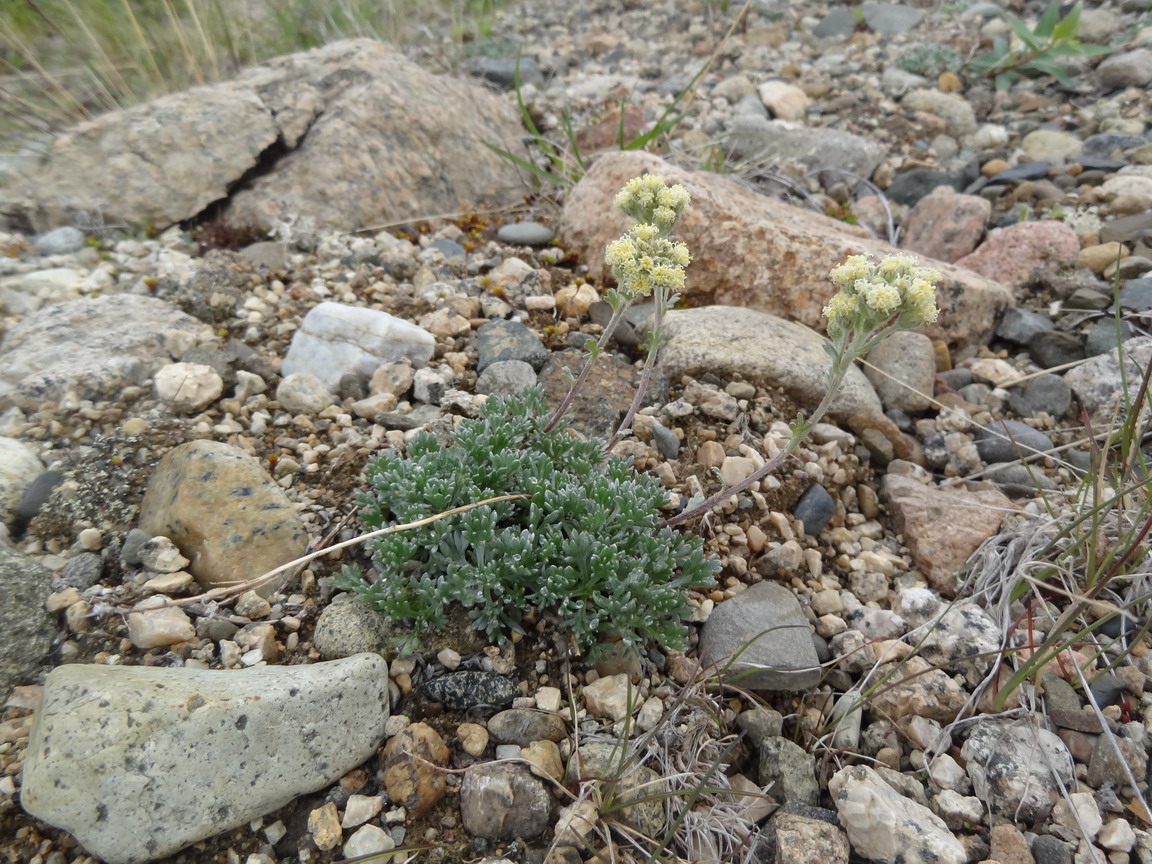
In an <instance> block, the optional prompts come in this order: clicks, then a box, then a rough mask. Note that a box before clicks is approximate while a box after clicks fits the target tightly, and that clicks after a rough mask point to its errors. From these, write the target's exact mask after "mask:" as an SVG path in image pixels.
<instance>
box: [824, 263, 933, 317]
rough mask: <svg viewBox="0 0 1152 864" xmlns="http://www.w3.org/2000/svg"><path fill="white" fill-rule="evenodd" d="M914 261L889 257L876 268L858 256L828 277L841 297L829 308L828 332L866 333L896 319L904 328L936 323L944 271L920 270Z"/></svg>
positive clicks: (834, 270) (827, 315)
mask: <svg viewBox="0 0 1152 864" xmlns="http://www.w3.org/2000/svg"><path fill="white" fill-rule="evenodd" d="M917 263H918V262H917V260H916V259H915V258H913V257H912V256H911V255H889V256H888V257H887V258H885V259H884V260H882V261H881V262H880V263H879V264H873V263H872V261H871V259H870V258H869V256H867V255H853V256H851V257H850V258H848V260H847V261H845V262H844V263H843V264H841V265H840V266H839V267H834V268H833V269H832V272H831V273H830V274H829V275H830V276H831V278H832V281H833V282H834V283H835V284H836V285H838V286H840V292H839V293H838V294H836V296H835V297H833V298H832V299H831V301H829V303H828V305H827V306H825V307H824V315H825V316H826V317H827V318H828V332H829V333H830V334H835V333H840V332H850V331H855V332H862V331H866V330H872V329H875V328H876V327H878V326H882V325H884V324H885V323H887V322H888V321H889V320H890V319H892V318H897V319H898V322H897V326H898V327H900V328H902V329H903V328H908V327H915V326H916V325H918V324H923V323H925V322H931V321H935V320H936V316H937V314H938V310H937V309H936V286H935V282H936V281H937V280H939V279H940V278H941V274H940V271H939V270H934V269H932V268H929V267H918V266H916V265H917Z"/></svg>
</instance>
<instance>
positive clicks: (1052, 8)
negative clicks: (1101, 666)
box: [1032, 0, 1075, 39]
mask: <svg viewBox="0 0 1152 864" xmlns="http://www.w3.org/2000/svg"><path fill="white" fill-rule="evenodd" d="M1065 20H1067V19H1065ZM1059 22H1060V0H1050V2H1049V3H1048V5H1047V6H1046V7H1045V8H1044V13H1043V14H1042V15H1041V16H1040V20H1039V21H1038V22H1037V23H1036V29H1035V30H1033V31H1032V32H1033V33H1035V34H1036V35H1037V36H1038V37H1040V38H1041V39H1048V38H1049V37H1051V36H1053V35H1054V33H1055V29H1056V25H1057V24H1058V23H1059ZM1073 33H1075V31H1073Z"/></svg>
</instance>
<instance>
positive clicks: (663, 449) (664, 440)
mask: <svg viewBox="0 0 1152 864" xmlns="http://www.w3.org/2000/svg"><path fill="white" fill-rule="evenodd" d="M652 438H653V439H654V441H655V443H656V450H657V451H658V452H659V453H660V455H661V456H663V457H664V458H665V459H675V458H676V457H678V456H679V455H680V439H679V438H677V437H676V433H675V432H673V431H672V430H671V429H669V428H668V427H667V426H663V425H661V424H660V423H654V424H652Z"/></svg>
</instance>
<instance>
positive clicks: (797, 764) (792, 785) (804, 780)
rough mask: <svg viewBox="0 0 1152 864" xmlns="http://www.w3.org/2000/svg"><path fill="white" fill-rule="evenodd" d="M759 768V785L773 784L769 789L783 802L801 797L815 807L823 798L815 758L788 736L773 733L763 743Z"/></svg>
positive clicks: (801, 801) (770, 792)
mask: <svg viewBox="0 0 1152 864" xmlns="http://www.w3.org/2000/svg"><path fill="white" fill-rule="evenodd" d="M759 772H760V773H759V775H758V782H759V783H760V785H761V786H768V785H769V784H771V785H772V788H771V789H769V790H767V791H768V792H769V794H771V796H772V797H773V798H775V799H776V800H777V801H779V802H780V803H781V804H783V803H784V802H786V801H798V802H800V803H801V804H808V805H810V806H813V807H814V806H816V804H817V803H819V801H820V786H819V784H818V783H817V782H816V760H815V759H814V758H813V757H812V754H811V753H807V752H805V750H804V748H803V747H801V746H800V745H799V744H796V743H794V742H792V741H789V740H788V739H787V738H780V737H775V736H774V737H771V738H766V739H765V740H764V741H762V742H761V743H760V768H759Z"/></svg>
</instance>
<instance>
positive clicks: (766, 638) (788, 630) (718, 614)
mask: <svg viewBox="0 0 1152 864" xmlns="http://www.w3.org/2000/svg"><path fill="white" fill-rule="evenodd" d="M737 654H739V656H738V657H736V655H737ZM733 657H736V659H734V660H733V659H732V658H733ZM700 659H701V662H702V663H703V664H704V665H705V666H706V667H707V666H711V665H714V664H715V665H716V666H717V667H718V668H719V669H721V670H724V677H725V679H726V680H728V681H731V682H732V683H733V684H735V685H737V686H739V687H747V688H748V689H750V690H806V689H808V688H809V687H815V686H816V685H817V684H818V683H819V682H820V677H821V674H822V672H821V669H820V658H819V657H817V656H816V646H815V645H814V644H813V642H812V635H811V631H810V630H809V628H808V621H807V619H805V617H804V612H803V611H802V610H801V608H800V603H799V601H798V600H797V599H796V595H795V594H793V593H792V592H791V591H789V590H788V589H787V588H785V587H784V586H782V585H777V584H776V583H774V582H760V583H758V584H756V585H753V586H752V587H751V588H749V589H747V590H746V591H742V592H741V593H739V594H737V595H736V596H735V597H732V598H731V599H729V600H726V601H725V602H723V603H721V604H720V605H718V606H717V607H716V608H715V609H714V610H713V611H712V615H711V616H710V617H709V618H708V621H707V622H706V623H705V624H704V629H703V631H702V632H701V634H700ZM729 661H731V662H729Z"/></svg>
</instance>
